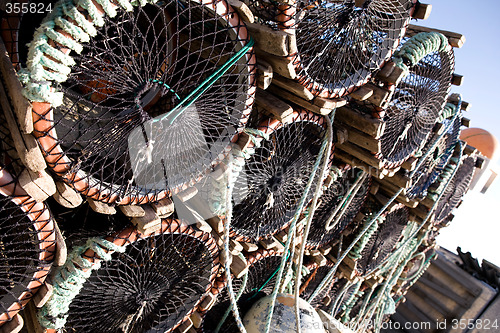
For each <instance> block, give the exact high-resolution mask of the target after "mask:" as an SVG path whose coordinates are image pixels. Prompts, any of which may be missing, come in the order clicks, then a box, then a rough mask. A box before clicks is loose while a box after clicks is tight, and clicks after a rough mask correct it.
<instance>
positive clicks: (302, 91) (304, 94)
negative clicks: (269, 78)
mask: <svg viewBox="0 0 500 333" xmlns="http://www.w3.org/2000/svg"><path fill="white" fill-rule="evenodd" d="M273 84H275V85H277V86H278V87H280V88H282V89H285V90H287V91H289V92H291V93H293V94H294V95H296V96H297V97H300V98H303V99H305V100H306V101H310V100H312V99H313V98H314V95H313V94H312V93H311V92H310V91H309V90H307V89H306V88H305V87H304V86H303V85H301V84H300V83H298V82H296V81H293V80H290V79H287V78H284V77H282V76H280V75H276V76H274V78H273Z"/></svg>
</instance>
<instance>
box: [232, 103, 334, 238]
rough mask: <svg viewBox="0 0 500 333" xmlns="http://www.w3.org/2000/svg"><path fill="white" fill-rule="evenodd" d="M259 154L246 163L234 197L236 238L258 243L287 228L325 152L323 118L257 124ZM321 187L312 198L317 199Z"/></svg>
mask: <svg viewBox="0 0 500 333" xmlns="http://www.w3.org/2000/svg"><path fill="white" fill-rule="evenodd" d="M256 124H258V125H257V126H256V128H257V130H258V132H257V134H256V140H257V141H256V142H259V143H258V146H255V148H254V149H255V152H254V153H253V154H252V155H251V156H250V157H249V158H248V159H247V160H246V161H245V165H244V167H243V170H242V171H241V172H240V173H239V174H238V176H237V178H236V181H235V184H234V191H233V205H234V210H233V218H232V224H231V235H232V236H233V237H235V239H236V240H242V241H248V242H255V241H257V240H260V239H263V238H268V237H270V236H272V235H274V234H275V233H277V232H279V231H280V230H282V229H284V228H285V227H287V226H288V224H289V223H290V221H291V219H292V218H293V216H294V214H296V210H297V207H298V205H299V202H300V199H301V197H302V195H303V194H304V189H305V188H306V185H307V183H308V181H309V177H310V176H311V173H312V171H313V169H314V163H315V161H316V159H317V156H318V154H319V152H320V149H321V146H322V143H323V140H324V136H325V133H326V124H325V120H324V118H323V117H321V116H318V115H315V114H313V113H308V112H306V111H298V112H294V114H293V116H292V120H291V121H288V122H281V121H279V120H276V119H270V118H267V117H265V118H264V119H260V120H256ZM319 177H321V176H320V175H319V172H318V173H316V181H315V182H314V185H313V186H312V188H311V190H310V191H309V193H308V197H307V198H308V200H310V199H311V198H312V193H313V192H314V189H315V186H316V185H315V184H317V183H318V179H319Z"/></svg>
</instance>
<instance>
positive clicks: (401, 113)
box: [380, 50, 455, 167]
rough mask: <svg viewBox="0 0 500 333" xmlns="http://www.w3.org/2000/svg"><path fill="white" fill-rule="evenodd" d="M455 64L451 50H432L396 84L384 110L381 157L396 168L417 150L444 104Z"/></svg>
mask: <svg viewBox="0 0 500 333" xmlns="http://www.w3.org/2000/svg"><path fill="white" fill-rule="evenodd" d="M454 66H455V61H454V56H453V51H452V50H449V51H442V52H433V53H430V54H428V55H426V56H425V57H424V58H423V59H422V60H420V62H418V63H417V64H416V65H414V66H412V67H410V69H409V70H410V72H409V74H408V75H407V76H406V77H405V78H404V79H403V80H402V81H401V82H400V83H399V84H398V85H397V86H396V90H395V92H394V95H393V97H392V99H391V101H390V103H389V106H388V107H387V108H386V110H385V116H384V118H383V119H384V121H385V123H386V127H385V130H384V133H383V135H382V137H381V154H380V158H381V160H382V161H383V162H384V163H385V165H386V167H396V166H398V165H400V164H401V163H403V162H404V161H405V160H406V159H408V158H409V157H410V156H411V155H412V154H413V153H415V152H416V151H417V150H418V149H420V148H421V147H422V146H423V144H424V143H425V140H427V138H428V136H429V134H430V132H431V130H432V128H433V127H434V125H435V123H436V120H437V118H438V116H439V114H440V112H441V110H442V109H443V107H444V105H445V103H446V97H447V95H448V92H449V90H450V87H451V76H452V74H453V70H454Z"/></svg>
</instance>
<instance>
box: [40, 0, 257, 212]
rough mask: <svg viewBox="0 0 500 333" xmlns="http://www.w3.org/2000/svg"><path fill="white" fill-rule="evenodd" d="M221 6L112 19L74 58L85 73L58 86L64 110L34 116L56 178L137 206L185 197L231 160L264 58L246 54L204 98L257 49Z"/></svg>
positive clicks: (153, 9) (144, 11)
mask: <svg viewBox="0 0 500 333" xmlns="http://www.w3.org/2000/svg"><path fill="white" fill-rule="evenodd" d="M211 6H212V5H206V6H205V5H201V4H199V3H197V2H191V1H161V2H158V3H157V4H154V5H153V4H148V5H146V6H144V7H140V6H135V7H134V10H133V11H132V12H125V11H123V10H119V11H118V15H117V16H116V17H114V18H109V17H108V16H105V18H104V20H105V24H104V26H103V27H102V28H99V29H98V33H97V35H96V36H95V37H92V39H91V42H89V43H86V44H84V47H83V51H82V52H81V54H76V53H74V52H72V53H71V56H72V57H73V59H74V60H75V62H76V64H75V65H74V66H73V67H72V69H71V74H70V75H69V78H68V79H67V80H66V81H65V82H64V83H62V84H59V85H57V86H56V88H57V89H58V90H60V91H62V92H64V95H65V97H64V103H63V105H62V106H59V107H55V108H53V109H50V110H48V111H47V110H43V109H40V108H37V107H34V110H35V113H36V115H35V117H34V118H35V121H34V126H35V134H36V135H37V137H38V139H39V142H40V144H41V146H42V149H43V150H44V151H45V154H46V159H47V162H48V165H49V167H51V168H52V169H53V171H55V172H56V173H57V174H59V175H61V176H64V177H66V178H67V179H68V180H69V181H70V182H71V183H73V186H74V187H75V188H77V189H78V190H80V191H82V192H84V193H85V194H86V195H89V196H93V197H94V198H96V199H98V200H103V201H106V202H117V203H120V204H127V203H130V202H146V201H151V200H157V199H159V198H161V197H163V196H165V195H167V194H168V193H169V192H170V193H176V192H178V191H179V190H181V189H183V188H185V186H186V185H187V184H190V183H191V184H192V183H193V182H195V181H197V180H198V179H199V178H200V177H201V176H202V175H203V174H204V173H206V172H208V171H209V170H210V168H211V166H213V165H215V164H217V163H218V162H219V161H220V160H221V159H222V158H223V157H224V155H225V154H227V151H228V149H229V145H230V140H231V139H232V138H233V137H234V135H236V134H237V133H238V132H240V131H241V130H242V128H243V127H244V126H245V124H246V121H247V116H248V114H249V112H250V105H251V102H252V101H253V93H254V86H253V81H254V76H253V62H254V58H253V57H252V54H251V53H247V54H244V55H243V56H242V57H241V58H240V59H239V60H237V61H236V63H235V64H234V65H232V66H230V67H229V69H228V70H227V71H226V72H225V73H223V74H222V75H221V76H220V77H219V78H218V79H214V81H215V82H214V83H213V85H211V86H205V87H206V88H207V89H206V90H205V89H201V88H200V86H201V85H202V84H203V83H207V79H208V78H209V77H211V76H212V75H213V74H214V73H215V72H216V69H217V68H219V67H220V66H222V65H224V64H225V63H227V62H228V60H229V59H230V58H231V57H233V56H235V54H236V53H237V52H238V51H239V50H242V49H243V47H244V45H246V44H247V42H248V36H247V32H246V28H245V27H244V25H243V23H241V22H240V21H239V19H238V18H237V16H236V15H235V14H234V13H226V14H224V15H219V14H215V12H214V10H213V8H212V7H211ZM214 6H215V5H214ZM217 6H219V7H223V6H226V5H225V2H224V3H218V4H217ZM220 9H221V8H219V9H218V10H220ZM215 78H217V76H215ZM197 88H200V89H201V90H198V92H197V93H195V90H196V89H197ZM192 93H195V94H194V95H191V96H189V95H190V94H192ZM199 94H201V95H200V96H199V97H198V95H199ZM188 96H189V97H188ZM184 99H186V100H185V102H184V104H182V105H181V104H180V102H181V101H182V100H184ZM190 103H192V104H190ZM189 104H190V105H189ZM188 105H189V106H188ZM186 106H187V107H186ZM184 107H185V108H184ZM175 108H177V109H175ZM174 109H175V110H174ZM75 174H78V176H76V178H75ZM89 187H90V188H89ZM96 192H97V193H96Z"/></svg>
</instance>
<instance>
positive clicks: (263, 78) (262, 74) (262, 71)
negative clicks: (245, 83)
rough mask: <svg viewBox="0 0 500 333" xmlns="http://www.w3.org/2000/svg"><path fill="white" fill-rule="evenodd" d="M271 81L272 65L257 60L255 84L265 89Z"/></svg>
mask: <svg viewBox="0 0 500 333" xmlns="http://www.w3.org/2000/svg"><path fill="white" fill-rule="evenodd" d="M272 81H273V66H271V64H269V63H268V62H266V61H264V60H262V59H259V61H258V62H257V86H258V87H259V88H260V89H267V88H268V87H269V85H270V84H271V82H272Z"/></svg>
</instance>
